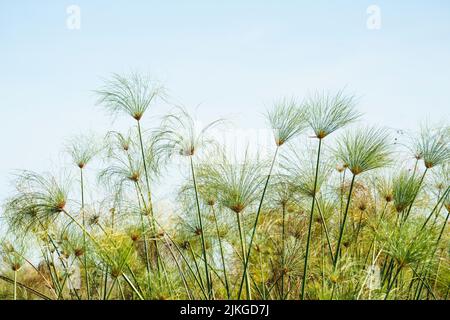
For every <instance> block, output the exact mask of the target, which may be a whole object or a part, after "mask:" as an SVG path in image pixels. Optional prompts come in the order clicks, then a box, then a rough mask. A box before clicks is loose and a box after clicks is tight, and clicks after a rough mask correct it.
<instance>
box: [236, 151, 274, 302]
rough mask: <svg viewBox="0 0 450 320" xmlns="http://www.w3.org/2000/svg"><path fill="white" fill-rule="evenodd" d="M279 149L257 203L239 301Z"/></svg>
mask: <svg viewBox="0 0 450 320" xmlns="http://www.w3.org/2000/svg"><path fill="white" fill-rule="evenodd" d="M279 148H280V147H279V146H277V148H276V150H275V154H274V156H273V160H272V164H271V166H270V170H269V175H268V176H267V179H266V183H265V185H264V189H263V193H262V196H261V200H260V202H259V206H258V211H257V212H256V218H255V223H254V224H253V228H252V235H251V237H250V243H249V247H248V250H247V254H246V257H245V259H244V263H245V265H244V271H243V274H242V278H241V284H240V286H239V294H238V300H240V299H241V295H242V289H243V285H244V281H245V279H246V277H247V272H248V263H249V260H250V255H251V253H252V248H253V240H254V239H255V235H256V228H257V226H258V221H259V216H260V215H261V210H262V206H263V203H264V197H265V195H266V192H267V187H268V186H269V181H270V177H271V175H272V171H273V168H274V166H275V161H276V159H277V155H278V150H279Z"/></svg>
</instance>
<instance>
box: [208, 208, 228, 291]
mask: <svg viewBox="0 0 450 320" xmlns="http://www.w3.org/2000/svg"><path fill="white" fill-rule="evenodd" d="M211 211H212V214H213V218H214V224H215V225H216V232H217V240H218V241H219V249H220V257H221V259H222V268H223V276H224V280H225V289H226V291H227V298H228V299H230V298H231V292H230V286H229V284H228V275H227V268H226V263H225V255H224V253H223V245H222V239H221V236H220V230H219V223H218V222H217V215H216V210H214V206H211Z"/></svg>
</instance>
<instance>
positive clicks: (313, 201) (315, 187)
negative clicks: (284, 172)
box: [301, 138, 322, 300]
mask: <svg viewBox="0 0 450 320" xmlns="http://www.w3.org/2000/svg"><path fill="white" fill-rule="evenodd" d="M321 148H322V139H320V138H319V148H318V151H317V162H316V173H315V178H314V190H313V199H312V204H311V212H310V214H309V224H308V236H307V239H306V253H305V262H304V267H303V279H302V291H301V299H302V300H305V287H306V278H307V276H308V258H309V247H310V245H311V230H312V224H313V217H314V206H315V204H316V192H317V178H318V176H319V163H320V151H321Z"/></svg>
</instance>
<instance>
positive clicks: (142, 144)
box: [136, 120, 160, 275]
mask: <svg viewBox="0 0 450 320" xmlns="http://www.w3.org/2000/svg"><path fill="white" fill-rule="evenodd" d="M136 121H137V126H138V134H139V146H140V148H141V155H142V164H143V165H144V174H145V183H146V185H147V196H148V206H149V211H150V217H151V220H152V233H153V234H154V235H156V225H155V216H154V213H153V203H152V193H151V189H150V177H149V174H148V168H147V157H146V156H145V151H144V142H143V139H142V129H141V121H140V120H136ZM155 254H156V267H157V270H158V275H159V272H160V270H159V262H160V261H159V259H160V256H159V250H158V242H157V240H155ZM147 259H148V256H147Z"/></svg>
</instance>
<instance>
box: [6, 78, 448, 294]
mask: <svg viewBox="0 0 450 320" xmlns="http://www.w3.org/2000/svg"><path fill="white" fill-rule="evenodd" d="M96 94H97V96H98V103H99V105H100V106H102V107H104V108H105V109H106V110H107V111H109V112H110V113H112V114H113V115H115V116H124V117H128V118H129V119H130V120H131V123H132V126H131V127H130V128H129V130H128V131H127V132H117V131H113V130H111V131H110V132H106V133H105V138H104V139H101V138H99V137H95V138H93V135H92V134H89V133H85V134H84V135H80V136H77V137H75V138H72V139H69V140H68V141H67V143H66V146H65V150H66V151H67V152H66V153H67V155H68V156H69V158H70V161H71V163H72V164H73V165H72V166H71V167H64V166H63V165H62V166H61V168H58V170H55V172H54V173H53V174H51V173H44V174H39V173H36V172H30V171H19V172H15V173H14V186H15V192H14V193H13V194H12V195H11V196H10V197H9V198H8V199H7V200H6V201H5V203H4V205H3V210H2V212H1V215H2V220H1V221H2V227H3V228H4V229H6V231H7V232H6V233H5V236H4V237H3V238H2V246H1V263H0V298H1V299H51V300H58V299H80V300H82V299H83V300H84V299H99V300H100V299H102V300H103V299H136V300H138V299H140V300H143V299H205V300H206V299H280V300H285V299H412V300H414V299H448V297H449V289H448V288H449V287H450V268H449V266H450V265H449V257H448V255H449V252H448V250H447V247H448V241H449V236H448V235H449V233H448V219H449V210H450V195H449V172H450V171H449V161H450V153H449V133H450V129H449V126H448V125H439V126H438V125H436V126H431V125H427V126H423V127H422V128H421V129H420V130H419V132H418V133H414V132H411V133H410V134H401V135H398V134H397V133H396V132H392V131H391V130H387V129H383V128H375V127H369V126H367V125H366V124H364V122H363V121H364V120H363V119H362V117H361V115H360V114H359V113H358V112H357V111H356V109H357V108H356V107H357V103H358V100H357V99H356V98H355V97H354V96H352V95H347V94H346V93H345V92H342V91H341V92H337V93H336V94H333V93H324V92H318V93H316V94H312V95H309V96H308V97H307V98H305V99H304V100H302V101H300V100H298V99H296V98H281V99H278V100H276V101H275V102H274V104H273V106H272V107H271V108H270V109H269V110H268V111H267V113H266V115H265V119H266V121H267V126H268V127H269V128H270V129H271V130H272V131H273V139H274V140H273V145H272V146H271V148H270V150H268V151H269V152H268V154H269V157H268V158H262V157H261V156H258V155H254V152H253V153H252V152H251V151H250V149H251V148H249V149H248V150H234V153H233V152H230V150H228V149H227V148H225V146H223V145H221V144H220V143H219V142H218V141H215V140H214V139H213V132H212V131H213V129H219V128H222V127H224V126H225V125H227V123H226V122H225V121H224V120H222V119H219V120H216V121H213V122H211V123H210V124H208V125H206V126H203V127H199V126H198V125H197V122H196V120H195V118H193V117H192V116H191V115H190V114H189V113H188V112H187V111H186V109H184V108H182V107H174V108H172V109H171V110H170V111H169V112H168V114H167V115H165V116H163V117H162V119H161V121H160V123H159V124H157V125H149V123H154V121H150V117H152V113H153V112H156V111H158V113H160V112H163V110H164V109H163V108H167V105H170V97H168V94H167V90H166V89H165V88H164V87H163V86H162V85H161V84H160V83H158V82H157V81H154V80H152V79H151V78H149V77H145V76H142V75H140V74H138V73H133V74H131V75H126V76H123V75H113V76H112V77H111V80H109V81H106V82H105V84H104V86H103V87H102V88H100V89H99V90H97V91H96ZM250 143H251V142H250ZM250 147H251V145H250ZM253 149H255V148H253ZM256 149H257V148H256ZM265 154H267V152H265ZM175 164H176V165H175ZM59 169H61V171H62V172H64V174H60V173H59V172H61V171H59ZM170 176H172V177H173V176H175V177H177V181H178V182H177V183H170V188H171V189H172V190H175V192H174V193H175V196H174V197H172V200H171V201H172V203H171V207H172V209H170V208H168V207H167V206H166V207H164V206H160V205H157V204H156V202H155V194H154V192H155V191H156V192H158V191H159V190H161V188H162V187H163V188H164V189H167V188H168V187H169V179H168V177H170ZM174 187H176V189H174ZM157 198H158V197H156V199H157ZM169 209H170V210H169Z"/></svg>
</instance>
